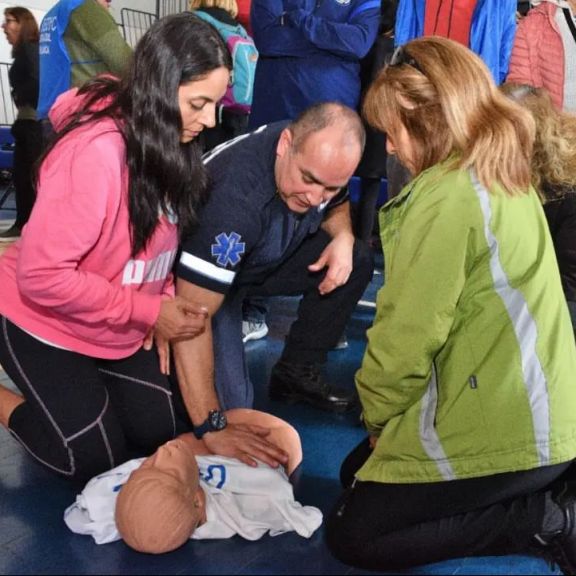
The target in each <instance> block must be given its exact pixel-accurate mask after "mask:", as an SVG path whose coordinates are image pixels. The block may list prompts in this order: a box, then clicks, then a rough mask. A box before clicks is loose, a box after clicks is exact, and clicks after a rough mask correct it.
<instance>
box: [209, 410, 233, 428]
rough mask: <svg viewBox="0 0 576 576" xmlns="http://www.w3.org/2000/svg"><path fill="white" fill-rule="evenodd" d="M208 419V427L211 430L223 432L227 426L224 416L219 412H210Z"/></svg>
mask: <svg viewBox="0 0 576 576" xmlns="http://www.w3.org/2000/svg"><path fill="white" fill-rule="evenodd" d="M208 418H209V420H210V427H211V428H212V430H223V429H224V428H226V424H228V421H227V420H226V415H225V414H223V413H222V412H220V411H219V410H212V411H211V412H210V415H209V416H208Z"/></svg>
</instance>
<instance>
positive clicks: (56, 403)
mask: <svg viewBox="0 0 576 576" xmlns="http://www.w3.org/2000/svg"><path fill="white" fill-rule="evenodd" d="M0 363H1V364H2V366H3V367H4V369H5V370H6V373H7V374H8V375H9V376H10V378H11V379H12V380H13V382H14V383H15V384H16V386H17V387H18V388H19V390H20V391H21V392H22V394H23V396H24V398H25V402H24V403H23V404H21V405H20V406H18V407H17V408H16V409H15V410H14V412H13V413H12V415H11V417H10V422H9V430H10V432H11V433H12V435H13V436H14V437H15V438H16V439H17V440H18V441H19V442H20V443H21V444H22V445H23V446H24V447H25V448H26V450H28V452H29V453H30V454H31V455H32V456H34V457H35V458H36V459H37V460H38V461H39V462H40V463H41V464H44V465H45V466H47V467H48V468H50V469H51V470H54V471H55V472H58V473H60V474H63V475H64V476H67V477H70V478H75V479H78V480H80V481H85V480H87V479H89V478H91V477H92V476H94V475H96V474H99V473H100V472H103V471H104V470H108V469H110V468H113V467H114V466H117V465H119V464H121V463H122V462H124V461H125V460H127V459H129V458H131V457H134V456H135V455H147V454H150V453H152V452H153V451H154V450H155V449H156V448H157V447H158V446H160V445H161V444H163V443H164V442H166V441H168V440H170V439H172V438H174V437H175V436H176V435H177V434H179V433H181V432H183V431H185V430H189V429H190V425H189V420H187V417H186V416H185V414H184V413H183V408H182V401H181V397H180V396H179V391H178V390H177V387H175V390H173V389H172V387H171V384H170V382H169V380H168V378H167V377H166V376H164V375H163V374H161V372H160V368H159V362H158V356H157V353H156V351H155V350H152V351H149V352H147V351H145V350H143V349H140V350H139V351H138V352H136V353H135V354H133V355H132V356H130V357H129V358H125V359H123V360H99V359H95V358H90V357H88V356H84V355H82V354H77V353H75V352H69V351H67V350H62V349H59V348H55V347H53V346H49V345H47V344H44V343H43V342H40V341H39V340H37V339H36V338H33V337H32V336H30V335H29V334H27V333H26V332H24V331H22V330H20V329H19V328H18V327H17V326H15V325H14V324H12V323H11V322H10V321H8V320H7V319H6V318H4V317H2V316H0Z"/></svg>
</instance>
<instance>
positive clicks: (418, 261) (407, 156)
mask: <svg viewBox="0 0 576 576" xmlns="http://www.w3.org/2000/svg"><path fill="white" fill-rule="evenodd" d="M384 103H385V104H384ZM364 111H365V114H366V117H367V119H368V121H369V122H370V123H371V124H372V125H373V126H374V127H376V128H378V129H380V130H383V131H385V132H386V133H387V136H388V152H389V153H394V154H397V155H398V158H399V160H400V161H401V162H402V163H403V164H404V165H405V166H407V167H408V168H409V169H410V171H411V172H412V173H413V175H414V180H413V181H412V182H411V183H410V184H409V185H408V186H407V187H406V188H404V190H403V191H402V192H401V194H400V195H399V196H397V197H396V198H395V199H393V200H392V201H391V202H389V203H388V204H387V205H386V206H385V207H384V208H383V209H382V211H381V214H380V229H381V231H382V232H381V234H382V244H383V248H384V256H385V263H386V283H385V286H384V288H383V289H382V290H381V292H380V294H379V295H378V302H377V313H376V318H375V320H374V325H373V326H372V328H371V329H370V330H369V331H368V347H367V350H366V354H365V356H364V360H363V363H362V367H361V369H360V370H359V371H358V373H357V376H356V385H357V388H358V393H359V395H360V400H361V402H362V408H363V419H364V424H365V426H366V429H367V431H368V438H367V439H366V440H365V441H364V442H362V443H361V444H360V445H359V446H358V447H357V448H356V449H355V450H354V451H353V452H352V453H351V454H350V455H349V456H348V458H347V460H346V461H345V462H344V464H343V467H342V472H341V476H342V481H343V484H344V486H345V487H346V491H345V492H344V494H343V495H342V497H341V499H340V501H339V502H338V503H337V505H336V507H335V509H334V512H333V513H332V515H331V517H330V518H329V520H328V525H327V537H328V543H329V545H330V547H331V549H332V551H333V552H334V554H335V555H336V556H337V557H338V558H339V559H341V560H342V561H343V562H346V563H348V564H352V565H355V566H358V567H361V568H367V569H375V570H393V569H399V568H406V567H410V566H414V565H418V564H426V563H429V562H436V561H440V560H445V559H448V558H454V557H463V556H475V555H500V554H515V553H529V552H530V550H531V549H532V547H536V548H534V550H536V549H540V550H541V551H543V552H544V553H545V554H547V555H548V556H550V557H552V558H553V559H555V560H556V561H557V562H558V563H559V565H560V566H561V568H562V569H563V570H564V571H565V572H569V573H571V574H574V573H575V572H574V570H575V569H576V484H574V485H571V484H570V482H566V481H565V478H566V477H569V470H568V469H569V467H570V464H571V462H572V460H573V459H574V458H575V457H576V386H575V379H576V346H575V344H574V337H573V334H572V329H571V324H570V318H569V314H568V310H567V307H566V301H565V299H564V296H563V292H562V286H561V283H560V277H559V273H558V267H557V264H556V259H555V255H554V248H553V245H552V241H551V238H550V234H549V232H548V227H547V224H546V219H545V217H544V214H543V211H542V207H541V205H540V201H539V199H538V196H537V195H536V193H535V192H534V190H533V188H532V187H531V185H530V155H531V150H532V142H533V139H534V125H533V122H532V119H531V117H530V116H529V114H527V113H526V112H525V111H524V110H522V109H521V108H520V107H519V106H518V105H516V104H515V103H513V102H511V101H509V100H507V99H506V98H505V97H504V96H503V95H502V94H500V93H499V92H498V90H497V88H496V86H495V85H494V83H493V81H492V79H491V76H490V74H489V72H488V70H487V68H486V67H485V66H484V64H483V63H482V62H481V60H480V59H479V58H478V57H477V56H475V55H474V54H473V53H472V52H470V51H469V50H468V49H466V48H464V47H462V46H460V45H459V44H456V43H454V42H452V41H450V40H445V39H441V38H435V37H428V38H421V39H418V40H414V41H412V42H410V43H408V44H406V45H405V46H404V47H401V48H399V49H397V51H396V52H395V54H394V56H393V59H392V61H391V63H390V64H389V65H388V66H387V67H386V69H385V70H384V71H383V72H382V73H381V75H380V76H379V77H378V78H377V79H376V81H375V82H374V84H373V85H372V87H371V88H370V90H369V92H368V95H367V98H366V101H365V104H364Z"/></svg>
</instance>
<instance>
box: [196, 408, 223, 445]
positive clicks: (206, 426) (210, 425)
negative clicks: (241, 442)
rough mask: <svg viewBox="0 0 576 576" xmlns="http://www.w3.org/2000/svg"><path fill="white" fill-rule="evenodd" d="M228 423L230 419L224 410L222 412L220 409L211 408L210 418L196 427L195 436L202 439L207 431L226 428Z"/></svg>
mask: <svg viewBox="0 0 576 576" xmlns="http://www.w3.org/2000/svg"><path fill="white" fill-rule="evenodd" d="M227 425H228V420H227V419H226V414H224V412H220V410H210V412H208V418H206V420H204V422H202V424H200V426H195V427H194V436H196V438H198V440H200V439H201V438H202V436H204V434H206V432H218V431H219V430H224V428H226V426H227Z"/></svg>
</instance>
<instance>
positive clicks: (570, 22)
mask: <svg viewBox="0 0 576 576" xmlns="http://www.w3.org/2000/svg"><path fill="white" fill-rule="evenodd" d="M562 12H564V17H565V18H566V22H568V28H570V32H571V33H572V37H573V38H574V42H576V26H575V25H574V20H573V19H572V14H571V13H570V10H569V9H568V8H562Z"/></svg>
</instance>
